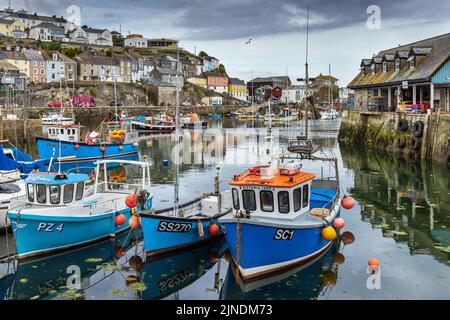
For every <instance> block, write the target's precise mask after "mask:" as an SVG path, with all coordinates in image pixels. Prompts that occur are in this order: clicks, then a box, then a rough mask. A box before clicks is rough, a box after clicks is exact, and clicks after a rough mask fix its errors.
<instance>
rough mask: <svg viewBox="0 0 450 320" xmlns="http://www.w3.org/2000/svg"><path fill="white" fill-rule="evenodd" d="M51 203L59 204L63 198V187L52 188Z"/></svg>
mask: <svg viewBox="0 0 450 320" xmlns="http://www.w3.org/2000/svg"><path fill="white" fill-rule="evenodd" d="M49 190H50V203H51V204H59V202H60V198H61V187H60V186H50V189H49Z"/></svg>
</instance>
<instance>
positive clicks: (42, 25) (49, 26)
mask: <svg viewBox="0 0 450 320" xmlns="http://www.w3.org/2000/svg"><path fill="white" fill-rule="evenodd" d="M34 28H46V29H57V30H58V31H61V30H62V32H64V28H63V27H58V26H57V25H56V24H53V23H50V22H41V23H39V24H38V25H36V26H34V27H32V28H31V29H34Z"/></svg>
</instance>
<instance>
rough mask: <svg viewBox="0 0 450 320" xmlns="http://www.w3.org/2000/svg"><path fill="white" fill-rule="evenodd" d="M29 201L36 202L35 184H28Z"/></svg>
mask: <svg viewBox="0 0 450 320" xmlns="http://www.w3.org/2000/svg"><path fill="white" fill-rule="evenodd" d="M27 193H28V201H30V202H34V184H31V183H29V184H27Z"/></svg>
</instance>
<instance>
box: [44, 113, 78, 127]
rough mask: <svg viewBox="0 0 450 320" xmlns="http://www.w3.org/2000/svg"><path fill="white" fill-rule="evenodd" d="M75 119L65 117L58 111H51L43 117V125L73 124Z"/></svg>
mask: <svg viewBox="0 0 450 320" xmlns="http://www.w3.org/2000/svg"><path fill="white" fill-rule="evenodd" d="M74 123H75V121H74V119H73V118H71V117H65V116H63V115H62V114H60V113H58V112H50V113H48V114H46V115H44V116H43V117H42V125H44V126H49V125H55V124H62V125H71V124H74Z"/></svg>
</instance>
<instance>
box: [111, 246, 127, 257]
mask: <svg viewBox="0 0 450 320" xmlns="http://www.w3.org/2000/svg"><path fill="white" fill-rule="evenodd" d="M114 254H115V256H116V259H120V258H122V257H123V256H125V254H126V251H125V249H124V248H122V247H116V248H115V249H114Z"/></svg>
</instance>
